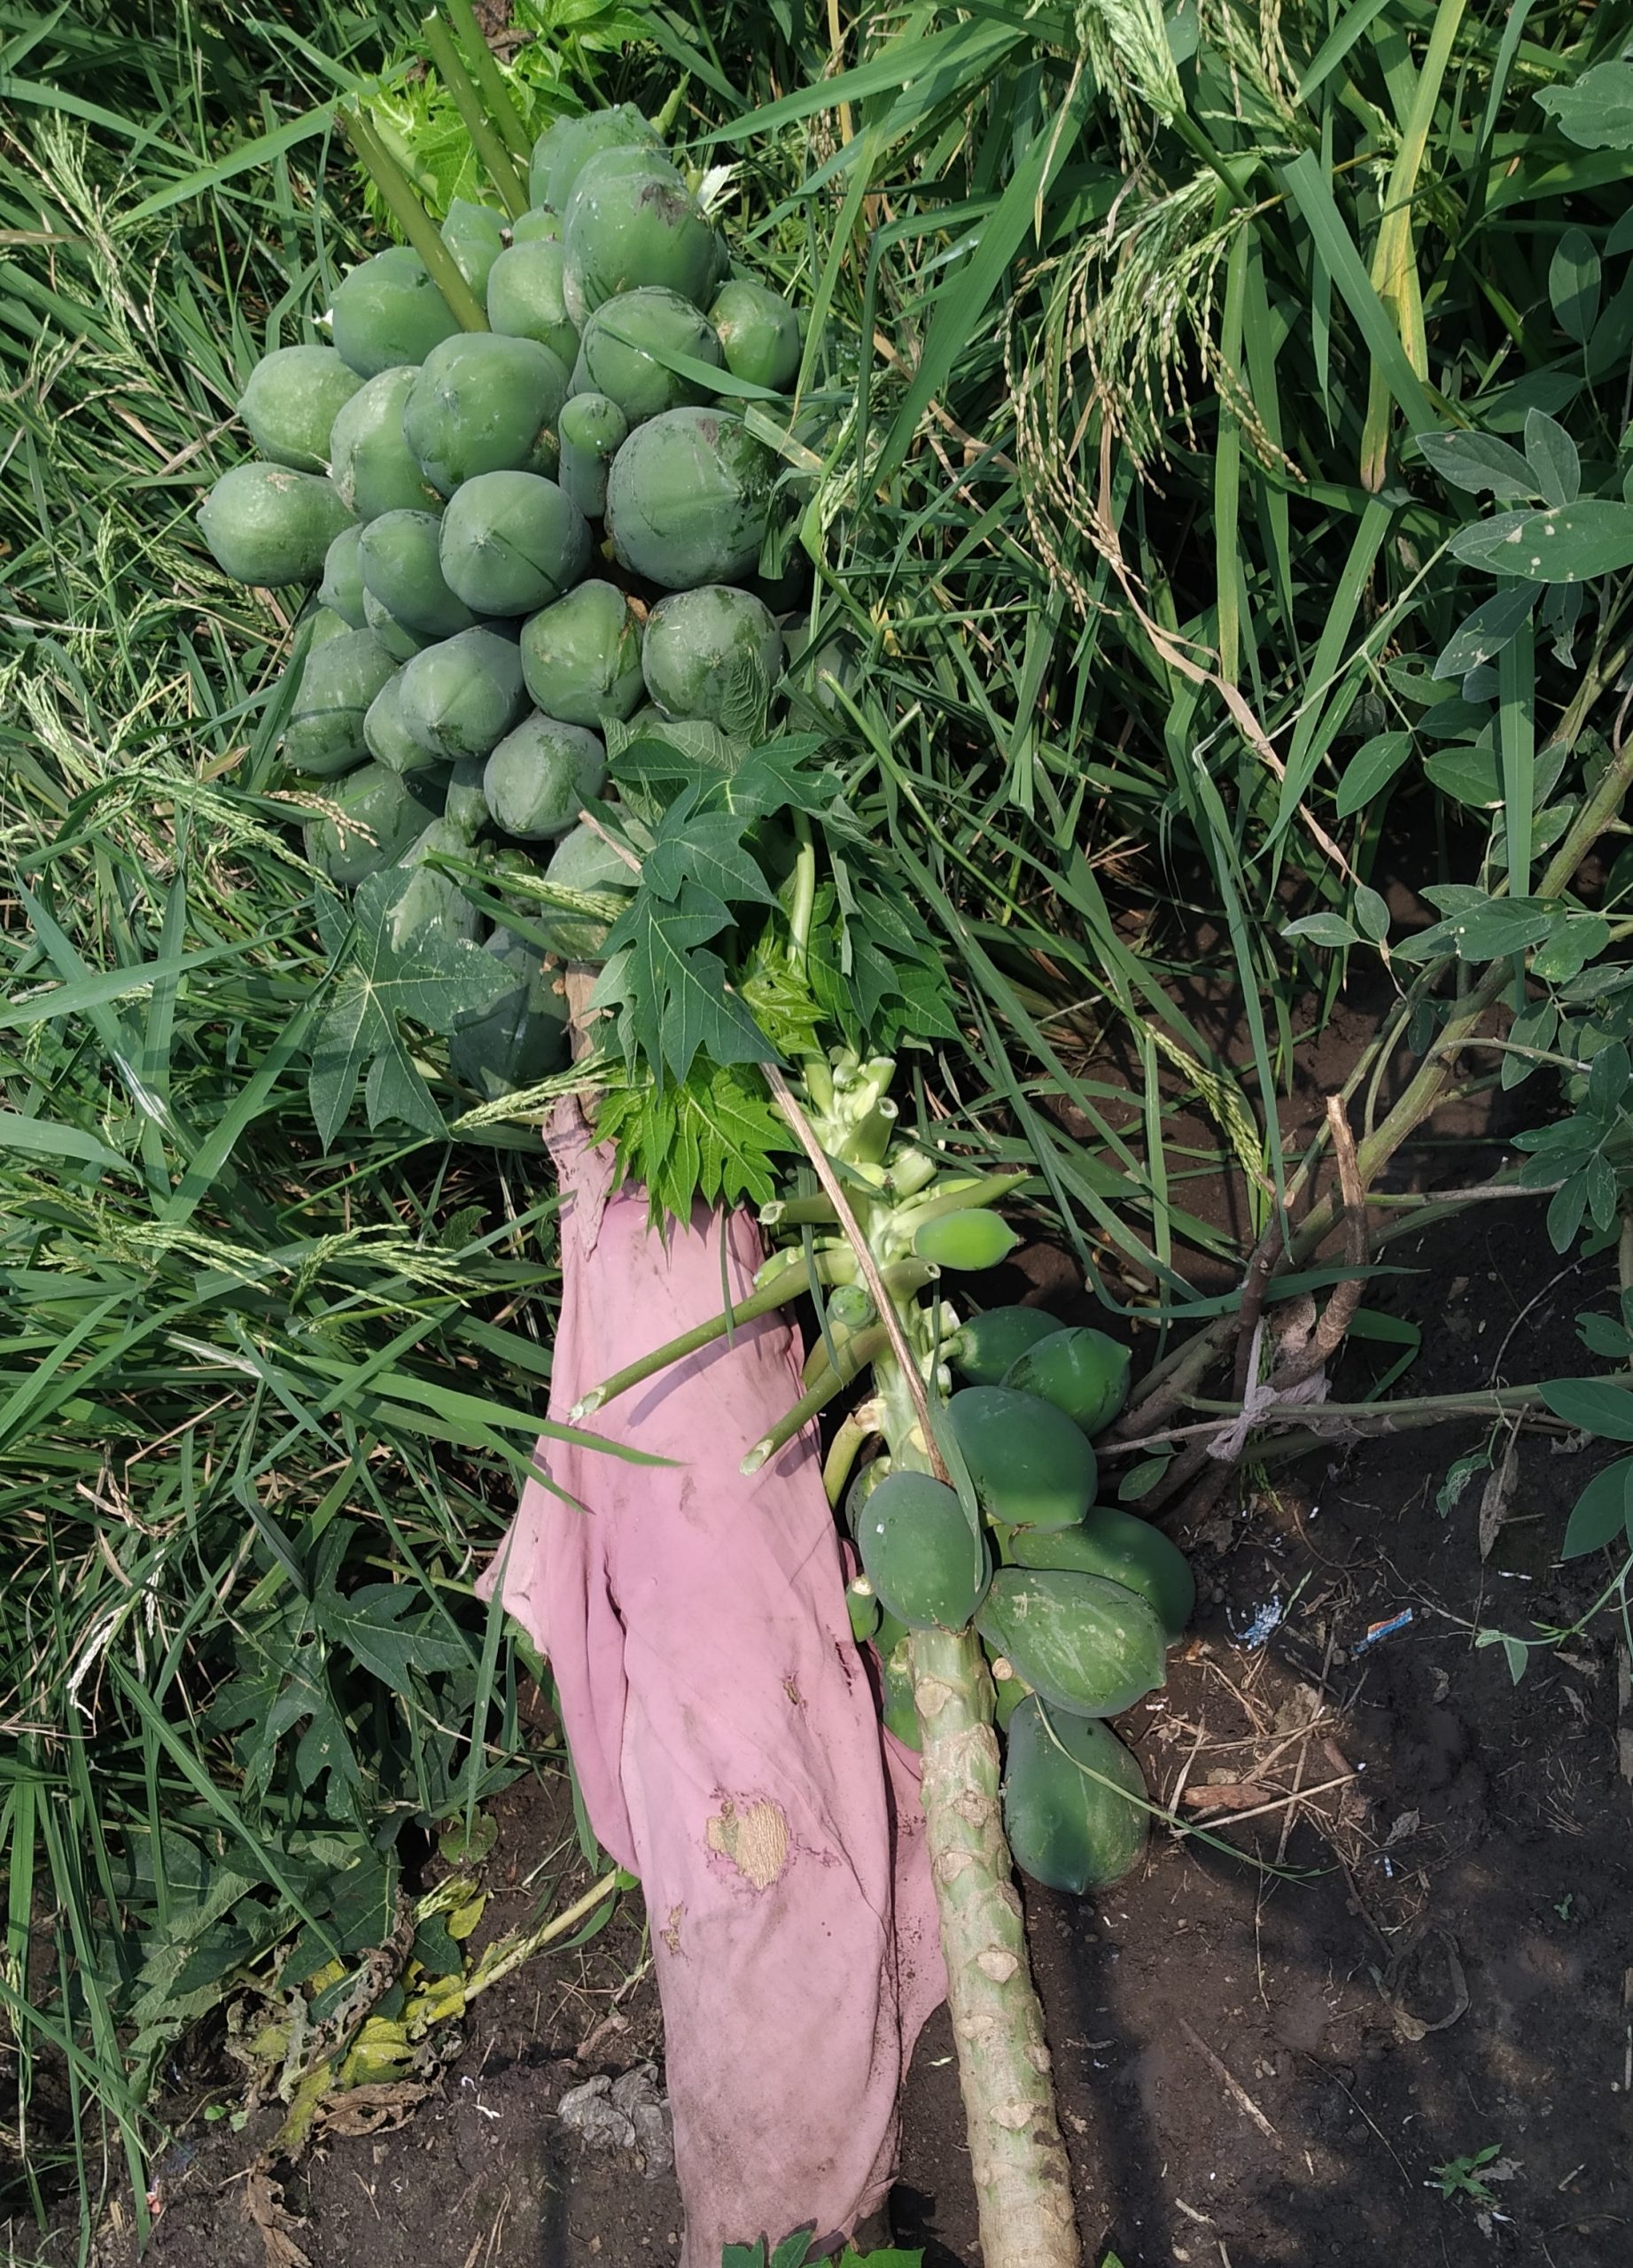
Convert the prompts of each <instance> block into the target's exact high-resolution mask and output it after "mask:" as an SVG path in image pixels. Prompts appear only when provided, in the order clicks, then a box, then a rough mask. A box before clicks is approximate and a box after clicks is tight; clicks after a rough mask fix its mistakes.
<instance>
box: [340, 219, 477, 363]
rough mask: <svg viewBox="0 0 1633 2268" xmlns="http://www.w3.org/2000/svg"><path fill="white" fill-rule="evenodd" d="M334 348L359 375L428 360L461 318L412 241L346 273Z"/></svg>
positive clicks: (341, 290) (450, 334)
mask: <svg viewBox="0 0 1633 2268" xmlns="http://www.w3.org/2000/svg"><path fill="white" fill-rule="evenodd" d="M330 323H331V333H330V335H331V336H332V338H333V339H334V343H335V351H336V352H337V353H338V355H339V357H340V360H341V361H343V362H344V363H345V364H346V367H347V368H348V369H353V370H355V371H356V372H357V373H358V375H359V377H365V378H372V377H377V376H378V375H379V373H380V372H381V371H382V370H394V369H400V368H402V367H404V366H405V365H407V364H408V363H414V362H423V361H424V360H425V357H426V356H427V354H429V353H430V352H431V350H432V347H433V346H438V345H439V344H440V343H441V341H442V340H443V339H445V338H453V337H454V335H455V332H456V331H457V330H458V329H459V320H458V318H457V316H456V315H455V313H454V310H453V309H452V307H449V305H448V303H447V300H446V299H444V298H443V296H442V294H441V292H440V291H439V290H438V289H437V287H436V285H435V284H434V283H432V280H431V277H430V276H429V275H428V274H427V272H426V268H425V263H424V260H422V259H421V258H420V256H419V254H418V252H416V251H415V250H414V248H413V246H412V245H392V246H391V248H390V250H389V251H387V252H376V253H375V255H374V258H373V259H372V260H364V261H363V262H362V265H361V267H357V268H353V269H352V271H351V273H350V275H349V276H345V277H344V278H343V279H342V281H341V283H340V286H339V289H338V291H336V293H335V303H334V307H333V308H332V309H331V311H330Z"/></svg>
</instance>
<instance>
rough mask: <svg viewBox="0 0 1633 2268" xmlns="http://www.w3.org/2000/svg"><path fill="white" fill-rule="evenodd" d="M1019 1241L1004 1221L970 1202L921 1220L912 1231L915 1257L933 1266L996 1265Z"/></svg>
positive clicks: (989, 1266)
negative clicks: (953, 1211)
mask: <svg viewBox="0 0 1633 2268" xmlns="http://www.w3.org/2000/svg"><path fill="white" fill-rule="evenodd" d="M1020 1241H1021V1239H1020V1238H1019V1237H1018V1236H1017V1235H1016V1234H1015V1231H1014V1230H1013V1229H1012V1228H1011V1227H1010V1225H1009V1223H1008V1222H1007V1221H1005V1220H1002V1219H1000V1218H999V1216H998V1215H997V1214H996V1213H989V1212H988V1211H987V1210H986V1209H985V1208H984V1207H981V1206H975V1205H971V1206H966V1207H965V1208H964V1209H963V1210H962V1211H961V1212H957V1213H940V1214H937V1216H935V1217H934V1218H933V1219H930V1220H928V1221H921V1223H919V1226H918V1227H917V1228H916V1229H915V1230H914V1235H913V1249H914V1254H915V1255H916V1257H917V1258H919V1259H920V1260H928V1261H930V1262H933V1263H934V1264H935V1266H936V1267H937V1268H955V1269H961V1270H981V1269H983V1268H996V1267H997V1266H998V1263H999V1261H1000V1260H1006V1259H1007V1258H1008V1256H1009V1254H1011V1253H1012V1252H1013V1251H1014V1250H1015V1247H1016V1245H1018V1244H1019V1243H1020Z"/></svg>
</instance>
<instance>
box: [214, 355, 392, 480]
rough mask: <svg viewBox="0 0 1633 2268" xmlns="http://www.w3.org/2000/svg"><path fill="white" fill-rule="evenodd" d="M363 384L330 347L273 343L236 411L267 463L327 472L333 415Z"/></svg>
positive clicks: (252, 375)
mask: <svg viewBox="0 0 1633 2268" xmlns="http://www.w3.org/2000/svg"><path fill="white" fill-rule="evenodd" d="M360 385H362V379H361V378H360V377H358V375H357V373H356V371H355V370H349V369H347V368H346V364H345V363H344V362H343V361H341V360H340V357H339V356H338V354H337V353H335V350H334V348H333V347H332V346H277V347H275V348H274V349H273V351H272V353H270V354H267V355H263V356H262V358H261V361H259V362H257V363H256V365H255V367H254V369H253V370H252V371H251V372H250V375H249V380H248V383H247V384H246V385H245V389H244V392H243V393H242V394H241V395H240V396H239V399H238V415H239V416H240V417H241V418H242V419H243V420H244V423H245V426H246V427H247V428H248V430H249V437H250V439H251V440H252V441H253V442H254V444H255V448H256V452H257V454H259V455H261V456H263V457H265V458H267V459H268V462H270V463H272V464H286V465H290V466H292V467H293V469H294V470H296V471H297V472H326V471H327V470H328V469H329V436H330V432H331V431H333V429H334V422H335V419H336V418H337V417H338V416H339V414H340V412H341V410H342V409H344V408H345V407H346V403H347V402H348V401H350V400H351V399H352V396H353V395H354V393H355V392H357V389H358V387H359V386H360Z"/></svg>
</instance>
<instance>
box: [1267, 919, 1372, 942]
mask: <svg viewBox="0 0 1633 2268" xmlns="http://www.w3.org/2000/svg"><path fill="white" fill-rule="evenodd" d="M1281 934H1282V936H1284V937H1287V938H1295V937H1296V938H1299V939H1301V940H1302V941H1303V943H1304V944H1310V945H1334V946H1338V945H1358V944H1360V942H1361V937H1360V932H1359V931H1358V930H1357V929H1355V928H1352V927H1351V925H1350V924H1349V922H1348V921H1346V920H1344V917H1343V915H1342V914H1341V913H1306V914H1305V915H1304V916H1303V920H1298V921H1289V922H1288V923H1287V927H1286V928H1284V929H1283V931H1282V933H1281Z"/></svg>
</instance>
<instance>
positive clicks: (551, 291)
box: [487, 214, 579, 370]
mask: <svg viewBox="0 0 1633 2268" xmlns="http://www.w3.org/2000/svg"><path fill="white" fill-rule="evenodd" d="M523 217H524V218H525V219H532V218H533V217H534V216H533V215H532V214H525V215H524V216H523ZM549 218H550V219H551V220H552V221H554V220H555V218H556V216H555V214H550V215H549ZM521 225H522V224H521V221H517V225H516V229H515V230H514V231H513V235H514V239H515V240H514V242H513V243H512V244H511V245H510V247H509V251H508V252H501V253H500V255H499V257H498V259H497V260H495V261H494V265H493V268H492V270H491V271H490V273H489V275H488V279H487V320H488V324H489V327H490V329H492V330H494V331H495V332H496V333H497V334H498V336H499V337H500V338H534V339H537V340H538V342H539V344H540V346H548V348H549V350H550V352H551V353H552V354H555V355H557V356H559V358H560V360H561V361H562V363H563V365H564V368H565V369H569V370H571V369H572V366H573V364H574V362H576V361H577V360H578V357H579V334H578V332H577V331H576V330H574V328H573V326H572V322H570V321H569V319H568V315H567V303H566V300H565V299H564V298H563V296H562V263H563V258H564V255H563V252H562V248H561V245H560V243H559V242H558V241H555V240H553V239H549V238H546V237H523V236H522V235H521V233H520V230H521Z"/></svg>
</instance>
